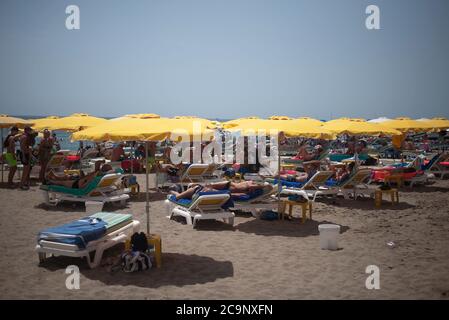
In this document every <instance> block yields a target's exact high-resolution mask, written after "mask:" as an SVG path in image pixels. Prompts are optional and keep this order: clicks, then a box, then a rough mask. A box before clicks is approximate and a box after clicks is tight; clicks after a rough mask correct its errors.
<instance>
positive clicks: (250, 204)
mask: <svg viewBox="0 0 449 320" xmlns="http://www.w3.org/2000/svg"><path fill="white" fill-rule="evenodd" d="M259 190H260V191H259ZM259 190H258V191H256V192H254V193H253V194H248V195H245V196H242V197H238V198H237V197H232V202H233V206H231V208H230V209H232V210H241V211H248V212H251V214H252V215H253V216H256V211H257V210H259V209H266V210H267V209H270V208H271V209H273V208H275V207H276V206H277V204H278V202H277V199H274V198H273V197H272V196H274V195H275V194H276V192H277V185H271V184H269V183H268V182H266V183H265V184H264V187H263V188H262V189H259Z"/></svg>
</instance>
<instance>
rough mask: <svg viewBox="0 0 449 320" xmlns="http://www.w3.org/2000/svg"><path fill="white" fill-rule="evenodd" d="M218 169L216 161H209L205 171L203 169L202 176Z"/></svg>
mask: <svg viewBox="0 0 449 320" xmlns="http://www.w3.org/2000/svg"><path fill="white" fill-rule="evenodd" d="M217 169H218V164H216V163H210V164H209V165H208V167H207V169H206V171H204V173H203V175H204V176H211V175H213V174H214V172H215V170H217Z"/></svg>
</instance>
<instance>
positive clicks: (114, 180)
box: [41, 173, 129, 205]
mask: <svg viewBox="0 0 449 320" xmlns="http://www.w3.org/2000/svg"><path fill="white" fill-rule="evenodd" d="M121 177H122V175H121V174H118V173H112V174H106V175H104V176H103V177H101V178H100V179H99V181H95V180H93V181H92V182H91V183H90V184H89V185H88V186H87V187H86V188H85V189H73V190H71V189H70V188H64V187H59V186H42V187H41V191H42V193H43V196H44V201H45V203H46V204H48V205H57V204H58V203H59V202H61V201H72V202H84V203H86V202H94V203H98V204H101V203H102V204H104V203H107V202H120V203H122V204H125V202H126V200H127V199H129V195H128V194H127V191H128V190H126V189H121V188H119V187H118V186H117V184H118V180H119V179H120V178H121ZM84 191H85V192H84Z"/></svg>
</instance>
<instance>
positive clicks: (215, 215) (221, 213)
mask: <svg viewBox="0 0 449 320" xmlns="http://www.w3.org/2000/svg"><path fill="white" fill-rule="evenodd" d="M229 198H230V195H229V194H227V193H218V194H208V195H200V196H198V197H197V198H196V199H194V200H193V201H192V203H191V204H190V205H189V206H182V205H176V204H175V206H174V208H170V210H171V213H170V216H169V218H170V219H172V218H173V217H174V216H182V217H184V218H185V219H186V222H187V224H188V225H193V227H194V228H195V226H196V222H197V221H198V220H223V221H224V222H227V223H228V224H230V225H231V226H232V225H234V217H235V216H234V213H233V212H231V211H227V210H224V209H223V208H222V206H223V205H224V204H225V203H226V202H227V201H228V200H229ZM165 201H166V205H167V206H168V207H169V206H170V205H171V204H172V203H173V202H171V201H170V200H169V199H167V200H165Z"/></svg>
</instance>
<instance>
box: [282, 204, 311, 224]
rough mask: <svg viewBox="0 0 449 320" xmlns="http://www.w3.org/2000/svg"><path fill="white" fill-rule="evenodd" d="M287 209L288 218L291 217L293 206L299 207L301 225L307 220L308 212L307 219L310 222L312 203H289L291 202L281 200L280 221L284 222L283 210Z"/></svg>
mask: <svg viewBox="0 0 449 320" xmlns="http://www.w3.org/2000/svg"><path fill="white" fill-rule="evenodd" d="M287 206H289V208H288V215H289V216H290V218H291V217H292V216H293V207H294V206H301V210H302V220H301V223H305V222H306V219H307V210H308V211H309V219H310V220H312V201H307V202H297V201H291V200H282V203H281V212H280V214H281V216H280V219H282V220H284V215H285V209H286V208H287Z"/></svg>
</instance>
